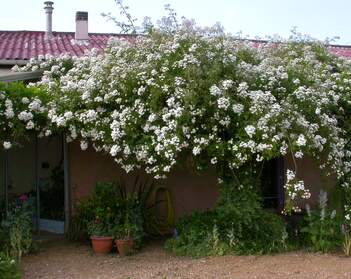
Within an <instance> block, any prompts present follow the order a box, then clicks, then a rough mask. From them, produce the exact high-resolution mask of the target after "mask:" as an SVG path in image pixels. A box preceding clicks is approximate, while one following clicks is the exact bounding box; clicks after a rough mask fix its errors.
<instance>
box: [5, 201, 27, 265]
mask: <svg viewBox="0 0 351 279" xmlns="http://www.w3.org/2000/svg"><path fill="white" fill-rule="evenodd" d="M32 217H33V207H32V204H31V201H30V200H28V197H27V196H25V195H23V196H21V197H20V198H19V199H18V200H16V201H15V202H14V203H13V204H12V205H11V206H10V208H9V211H8V212H7V215H6V218H5V219H3V220H2V222H1V227H2V230H3V233H2V234H3V235H4V236H5V239H7V242H6V243H5V249H6V250H8V251H9V253H10V254H11V256H13V257H15V258H16V259H17V260H18V261H20V260H21V257H22V255H24V254H27V253H28V252H29V251H30V249H31V248H32V225H33V224H32Z"/></svg>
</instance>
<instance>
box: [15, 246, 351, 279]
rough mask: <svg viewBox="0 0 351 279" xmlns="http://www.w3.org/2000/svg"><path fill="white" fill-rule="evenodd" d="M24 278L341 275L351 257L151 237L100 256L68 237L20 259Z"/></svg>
mask: <svg viewBox="0 0 351 279" xmlns="http://www.w3.org/2000/svg"><path fill="white" fill-rule="evenodd" d="M22 269H23V274H24V278H25V279H34V278H35V279H39V278H55V279H61V278H62V279H63V278H64V279H78V278H81V279H127V278H130V279H139V278H161V279H170V278H182V279H186V278H192V279H193V278H211V279H215V278H230V279H253V278H257V279H276V278H284V279H292V278H296V279H307V278H313V279H325V278H328V279H329V278H330V279H339V278H351V259H350V258H346V257H344V256H342V255H341V254H340V255H339V254H333V255H320V254H312V253H307V252H302V251H300V252H291V253H285V254H279V255H269V256H223V257H209V258H203V259H190V258H186V257H176V256H173V255H170V254H168V253H166V252H165V251H164V250H163V248H162V243H160V242H153V243H149V244H148V245H146V246H145V248H143V249H142V250H141V251H140V252H139V253H137V254H135V255H133V256H129V257H125V258H121V257H119V256H118V255H116V254H110V255H107V256H96V255H94V254H93V253H92V251H91V249H90V247H89V246H88V245H84V244H76V243H70V242H67V241H64V240H58V241H54V242H53V241H51V242H47V243H44V244H41V248H40V250H39V251H38V252H36V253H34V254H32V255H29V256H26V257H24V258H23V260H22Z"/></svg>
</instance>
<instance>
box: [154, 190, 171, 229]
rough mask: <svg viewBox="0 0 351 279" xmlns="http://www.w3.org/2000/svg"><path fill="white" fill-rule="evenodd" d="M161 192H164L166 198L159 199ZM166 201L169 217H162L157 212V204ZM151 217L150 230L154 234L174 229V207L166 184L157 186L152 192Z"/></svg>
mask: <svg viewBox="0 0 351 279" xmlns="http://www.w3.org/2000/svg"><path fill="white" fill-rule="evenodd" d="M160 192H163V193H164V199H161V200H157V196H158V194H159V193H160ZM160 202H165V203H166V205H167V217H166V218H162V217H161V216H160V214H159V213H158V212H157V204H158V203H160ZM150 205H151V207H150V218H149V224H148V226H149V232H150V233H151V234H153V235H161V236H163V235H167V234H171V233H172V232H173V229H174V209H173V205H172V199H171V193H170V191H169V190H168V189H167V187H165V186H156V187H155V188H154V189H153V190H152V192H151V194H150Z"/></svg>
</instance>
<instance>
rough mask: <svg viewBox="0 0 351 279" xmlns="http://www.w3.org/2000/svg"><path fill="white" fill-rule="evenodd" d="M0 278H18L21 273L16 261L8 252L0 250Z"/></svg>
mask: <svg viewBox="0 0 351 279" xmlns="http://www.w3.org/2000/svg"><path fill="white" fill-rule="evenodd" d="M0 278H1V279H20V278H21V274H20V271H19V268H18V265H17V263H16V261H15V260H14V259H13V258H12V257H10V256H9V255H8V254H5V253H3V252H0Z"/></svg>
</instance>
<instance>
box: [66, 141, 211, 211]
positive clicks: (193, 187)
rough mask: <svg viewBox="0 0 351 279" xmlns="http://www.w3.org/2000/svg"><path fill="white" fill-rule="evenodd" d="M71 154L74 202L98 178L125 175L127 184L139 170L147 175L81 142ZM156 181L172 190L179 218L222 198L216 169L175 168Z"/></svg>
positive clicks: (91, 186)
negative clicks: (126, 169) (128, 170)
mask: <svg viewBox="0 0 351 279" xmlns="http://www.w3.org/2000/svg"><path fill="white" fill-rule="evenodd" d="M69 154H70V155H69V157H70V160H69V162H70V184H71V189H72V193H71V195H72V201H73V202H72V204H73V205H74V204H75V202H77V201H79V200H82V199H84V198H86V197H88V196H89V194H90V193H91V191H92V190H93V188H94V186H95V184H96V183H97V182H102V181H105V182H111V181H118V180H119V179H121V178H122V181H125V182H126V183H127V185H128V184H129V185H131V184H132V183H133V181H134V179H135V177H136V175H137V174H139V176H140V177H143V178H146V177H147V175H146V174H145V173H144V172H143V171H139V172H136V171H135V172H132V173H130V174H126V173H125V172H124V171H123V170H122V169H121V168H120V167H119V166H118V165H117V163H115V162H114V161H113V160H112V159H111V157H110V156H109V155H105V154H103V153H98V152H95V151H94V150H92V149H88V150H87V151H82V150H80V147H79V144H77V143H72V144H70V146H69ZM149 179H150V178H149ZM156 183H160V184H162V185H165V186H167V188H168V189H169V190H170V192H171V195H172V201H173V207H174V210H175V216H176V218H179V217H180V216H183V215H187V214H190V213H191V212H192V211H194V210H205V209H208V208H212V207H213V206H214V204H215V202H216V200H217V198H218V184H217V179H216V176H215V173H214V172H212V171H209V172H206V173H203V174H201V175H198V174H195V173H192V172H190V171H188V170H186V169H175V170H174V171H172V172H171V174H170V175H169V177H168V178H167V179H165V180H160V181H156Z"/></svg>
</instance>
